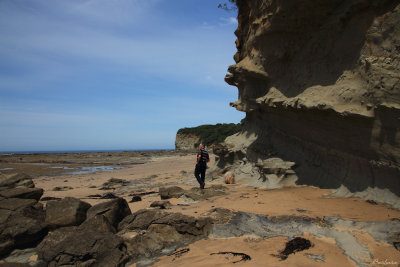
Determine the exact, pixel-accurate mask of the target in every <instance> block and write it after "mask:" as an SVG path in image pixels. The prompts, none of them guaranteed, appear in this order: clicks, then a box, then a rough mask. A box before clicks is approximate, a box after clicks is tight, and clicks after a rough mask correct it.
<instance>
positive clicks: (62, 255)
mask: <svg viewBox="0 0 400 267" xmlns="http://www.w3.org/2000/svg"><path fill="white" fill-rule="evenodd" d="M36 250H37V252H38V256H39V259H40V260H43V261H44V262H46V263H47V266H107V267H114V266H115V267H117V266H118V267H119V266H124V264H125V263H126V262H127V261H128V257H127V254H126V246H125V244H124V242H123V239H122V238H121V237H119V236H117V235H114V234H113V233H111V232H106V231H96V230H93V229H89V228H85V227H84V228H81V227H64V228H60V229H57V230H56V231H54V232H51V233H49V234H48V235H47V236H46V238H44V239H43V241H42V242H41V243H40V244H39V245H38V246H37V248H36Z"/></svg>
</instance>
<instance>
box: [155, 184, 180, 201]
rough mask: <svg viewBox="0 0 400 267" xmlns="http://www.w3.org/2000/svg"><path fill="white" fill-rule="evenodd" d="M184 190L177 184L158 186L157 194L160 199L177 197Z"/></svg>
mask: <svg viewBox="0 0 400 267" xmlns="http://www.w3.org/2000/svg"><path fill="white" fill-rule="evenodd" d="M183 192H184V190H183V189H182V188H180V187H179V186H171V187H160V189H159V194H160V196H161V199H169V198H179V197H181V196H182V195H183Z"/></svg>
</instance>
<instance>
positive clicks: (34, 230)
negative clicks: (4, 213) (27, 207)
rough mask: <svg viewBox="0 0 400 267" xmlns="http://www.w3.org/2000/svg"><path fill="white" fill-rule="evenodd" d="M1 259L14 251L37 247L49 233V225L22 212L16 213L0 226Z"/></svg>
mask: <svg viewBox="0 0 400 267" xmlns="http://www.w3.org/2000/svg"><path fill="white" fill-rule="evenodd" d="M0 230H1V231H0V240H2V242H1V245H0V257H2V256H5V255H7V254H8V253H9V252H11V251H12V250H13V249H16V248H18V249H24V248H28V247H34V246H36V245H37V244H38V243H39V242H40V241H41V240H42V239H43V238H44V237H45V236H46V235H47V232H48V228H47V225H46V224H45V223H43V222H41V221H38V220H35V219H32V218H29V217H26V216H24V215H23V213H22V212H14V213H13V214H11V215H10V216H9V217H8V219H7V220H6V222H5V223H4V224H2V225H1V226H0Z"/></svg>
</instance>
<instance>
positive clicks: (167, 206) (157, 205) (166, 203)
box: [150, 200, 172, 209]
mask: <svg viewBox="0 0 400 267" xmlns="http://www.w3.org/2000/svg"><path fill="white" fill-rule="evenodd" d="M171 206H172V204H171V202H169V201H168V200H164V201H154V202H153V203H151V204H150V207H152V208H160V209H170V208H171Z"/></svg>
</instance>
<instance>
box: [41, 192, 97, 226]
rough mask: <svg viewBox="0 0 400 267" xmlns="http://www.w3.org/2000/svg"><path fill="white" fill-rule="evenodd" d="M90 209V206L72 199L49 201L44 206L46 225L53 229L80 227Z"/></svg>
mask: <svg viewBox="0 0 400 267" xmlns="http://www.w3.org/2000/svg"><path fill="white" fill-rule="evenodd" d="M90 207H91V206H90V204H88V203H86V202H83V201H81V200H79V199H76V198H72V197H66V198H64V199H62V200H55V201H49V202H48V203H47V206H46V223H48V224H49V225H50V226H51V227H54V228H57V227H65V226H75V225H80V224H81V223H82V222H83V221H85V219H86V212H87V210H88V209H89V208H90Z"/></svg>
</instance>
